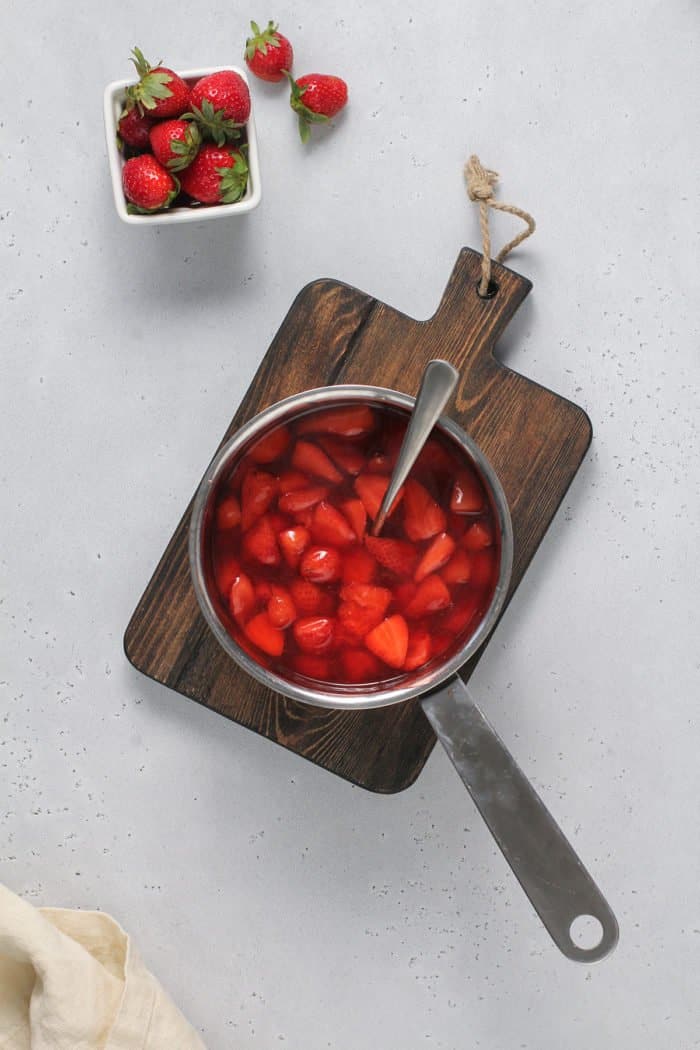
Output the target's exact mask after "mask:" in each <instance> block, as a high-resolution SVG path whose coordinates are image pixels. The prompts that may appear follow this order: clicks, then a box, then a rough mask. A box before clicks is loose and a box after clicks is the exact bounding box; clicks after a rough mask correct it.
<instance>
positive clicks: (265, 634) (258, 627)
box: [243, 612, 284, 656]
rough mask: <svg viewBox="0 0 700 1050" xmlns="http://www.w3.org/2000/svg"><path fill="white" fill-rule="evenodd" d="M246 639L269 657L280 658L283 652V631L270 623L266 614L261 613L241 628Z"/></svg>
mask: <svg viewBox="0 0 700 1050" xmlns="http://www.w3.org/2000/svg"><path fill="white" fill-rule="evenodd" d="M243 630H244V631H245V633H246V635H247V636H248V638H249V639H250V640H251V642H253V644H254V645H257V647H258V649H262V651H263V652H264V653H267V654H268V655H269V656H281V655H282V652H283V651H284V631H280V630H278V629H277V628H276V627H273V626H272V624H271V623H270V619H269V617H268V615H267V613H264V612H261V613H258V615H257V616H254V617H253V619H252V620H248V623H247V624H246V625H245V627H244V628H243Z"/></svg>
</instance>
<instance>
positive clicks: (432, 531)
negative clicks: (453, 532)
mask: <svg viewBox="0 0 700 1050" xmlns="http://www.w3.org/2000/svg"><path fill="white" fill-rule="evenodd" d="M403 488H404V496H403V516H404V529H405V530H406V535H407V536H408V538H409V540H413V541H414V542H418V541H419V540H429V539H430V538H431V536H436V535H437V534H438V533H439V532H444V531H445V526H446V525H447V518H446V516H445V512H444V510H443V509H442V508H441V507H440V506H438V504H437V503H436V502H435V500H434V499H433V497H432V496H431V495H430V493H429V492H428V490H427V489H426V488H425V487H424V486H423V485H421V483H420V482H419V481H415V480H414V479H413V478H409V479H408V481H407V482H406V484H405V485H404V487H403Z"/></svg>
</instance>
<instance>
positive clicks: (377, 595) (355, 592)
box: [338, 583, 391, 638]
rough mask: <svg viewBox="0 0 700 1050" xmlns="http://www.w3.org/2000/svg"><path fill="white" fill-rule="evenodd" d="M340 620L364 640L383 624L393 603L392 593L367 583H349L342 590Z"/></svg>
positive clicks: (339, 607)
mask: <svg viewBox="0 0 700 1050" xmlns="http://www.w3.org/2000/svg"><path fill="white" fill-rule="evenodd" d="M340 597H341V598H342V601H341V603H340V605H339V606H338V619H339V620H340V622H341V623H342V624H343V626H344V627H345V628H346V630H348V631H350V632H351V633H352V634H354V635H356V636H357V637H358V638H363V637H364V636H365V635H366V634H367V632H368V631H371V630H372V628H373V627H376V626H377V624H379V623H381V621H382V620H383V619H384V614H385V613H386V610H387V608H388V606H389V604H390V602H391V591H390V590H388V589H387V588H386V587H373V586H372V585H371V584H367V583H349V584H346V585H345V586H344V587H342V588H341V591H340Z"/></svg>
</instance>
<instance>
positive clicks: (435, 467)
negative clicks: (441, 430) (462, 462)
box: [416, 438, 454, 474]
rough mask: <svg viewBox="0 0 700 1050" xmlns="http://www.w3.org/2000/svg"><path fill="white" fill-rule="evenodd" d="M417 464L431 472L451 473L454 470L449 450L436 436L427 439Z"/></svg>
mask: <svg viewBox="0 0 700 1050" xmlns="http://www.w3.org/2000/svg"><path fill="white" fill-rule="evenodd" d="M416 464H417V466H419V467H421V468H422V469H423V470H425V471H426V472H427V473H429V474H441V473H442V474H445V473H448V474H449V473H452V471H453V470H454V463H453V461H452V458H451V456H450V454H449V452H448V451H447V449H446V448H444V447H443V445H442V444H441V443H440V442H439V441H436V440H435V438H430V439H429V440H428V441H426V443H425V445H424V446H423V449H422V451H421V453H420V455H419V456H418V459H417V460H416Z"/></svg>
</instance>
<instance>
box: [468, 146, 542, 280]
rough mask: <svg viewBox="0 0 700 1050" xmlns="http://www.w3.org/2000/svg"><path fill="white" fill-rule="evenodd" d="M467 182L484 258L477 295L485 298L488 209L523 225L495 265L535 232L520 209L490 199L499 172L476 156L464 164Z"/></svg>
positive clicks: (488, 265)
mask: <svg viewBox="0 0 700 1050" xmlns="http://www.w3.org/2000/svg"><path fill="white" fill-rule="evenodd" d="M464 175H465V178H466V180H467V194H468V196H469V200H470V201H474V203H476V204H478V205H479V225H480V226H481V240H482V244H483V256H482V260H481V280H480V281H479V295H481V296H482V297H484V298H485V297H487V296H488V294H489V286H490V284H491V233H490V231H489V208H494V209H496V210H497V211H504V212H508V214H509V215H516V216H517V217H518V218H519V219H522V221H523V222H524V223H525V225H526V227H527V228H526V229H524V230H521V232H520V233H519V234H518V235H517V237H514V238H513V240H512V241H508V244H506V245H505V246H504V247H503V248H501V250H500V252H499V253H498V255H497V256H496V262H498V263H501V262H503V260H504V259H505V257H506V256H507V255H509V254H510V252H512V251H513V249H514V248H516V247H517V246H518V245H519V244H522V242H523V241H524V240H525V238H526V237H529V236H530V235H531V234H533V233H534V232H535V220H534V219H533V217H532V215H530V214H528V212H526V211H523V209H522V208H516V207H515V205H514V204H503V203H502V201H497V200H496V199H495V197H494V195H493V192H494V186H495V185H496V183H497V182H498V172H496V171H491V170H490V169H489V168H485V167H484V166H483V165H482V163H481V161H480V160H479V158H478V157H477V156H476V154H472V156H471V157H470V158H469V160H468V161H467V163H466V165H465V168H464Z"/></svg>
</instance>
